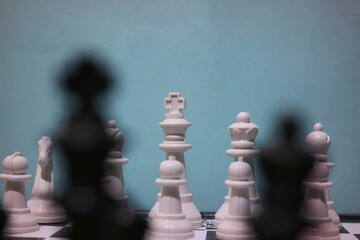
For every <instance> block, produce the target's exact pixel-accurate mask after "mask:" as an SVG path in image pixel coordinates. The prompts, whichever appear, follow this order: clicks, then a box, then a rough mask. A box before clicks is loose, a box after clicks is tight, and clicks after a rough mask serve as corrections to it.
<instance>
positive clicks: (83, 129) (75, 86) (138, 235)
mask: <svg viewBox="0 0 360 240" xmlns="http://www.w3.org/2000/svg"><path fill="white" fill-rule="evenodd" d="M61 80H62V84H63V86H64V87H65V90H67V91H68V92H70V93H72V94H73V95H74V96H75V97H76V98H75V99H76V101H75V102H73V103H72V104H71V105H75V106H76V108H75V109H74V111H73V112H72V113H71V114H70V117H69V119H68V120H67V122H66V123H65V125H64V126H63V131H62V133H61V136H60V139H59V142H60V146H61V148H62V151H63V153H64V156H65V158H66V161H67V167H68V172H69V177H70V179H69V182H70V186H69V187H68V190H67V191H66V194H65V196H64V197H63V201H62V202H63V204H64V207H65V209H66V210H67V212H68V214H69V215H70V216H71V217H72V218H73V220H74V225H73V231H72V239H74V240H80V239H81V240H83V239H94V240H100V239H103V240H112V239H132V240H133V239H142V234H143V232H144V231H145V230H144V228H145V227H144V226H143V225H141V224H140V225H137V222H129V221H127V219H124V216H123V214H121V206H119V203H117V202H115V201H113V200H112V199H111V198H110V197H109V196H108V195H107V194H106V192H105V191H104V189H103V182H102V179H103V177H104V161H105V158H106V156H107V154H108V152H109V151H110V149H111V147H112V145H113V142H112V140H111V139H110V137H109V136H108V135H107V134H106V132H105V130H104V129H105V124H104V123H103V121H102V119H101V117H100V114H99V113H98V111H97V109H96V107H95V106H96V105H95V103H96V100H97V97H98V96H99V95H100V94H101V93H103V92H105V91H106V90H107V89H108V88H109V86H110V85H111V84H110V83H111V82H110V77H109V75H108V74H107V72H106V71H104V69H103V68H102V67H101V66H100V65H99V64H98V63H97V62H96V61H95V60H94V59H92V58H81V59H80V60H79V61H78V62H77V63H76V64H74V65H73V66H72V67H71V68H70V69H69V70H68V72H67V74H65V76H64V79H61ZM124 223H126V224H124Z"/></svg>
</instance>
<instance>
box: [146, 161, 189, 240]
mask: <svg viewBox="0 0 360 240" xmlns="http://www.w3.org/2000/svg"><path fill="white" fill-rule="evenodd" d="M183 171H184V167H183V165H182V164H181V163H180V162H179V161H177V160H176V159H175V157H174V156H169V159H168V160H164V161H163V162H162V163H161V164H160V175H161V178H158V179H156V183H157V184H158V185H160V186H161V187H162V189H161V194H160V199H159V212H157V213H156V214H155V216H154V217H153V218H151V221H150V226H149V230H148V231H147V234H146V235H147V236H146V239H147V240H167V239H172V240H190V239H195V238H194V237H195V236H194V231H193V226H192V225H191V223H190V222H189V220H188V219H186V217H185V214H184V213H183V210H182V206H181V201H180V191H179V187H180V186H181V185H184V184H185V183H186V179H184V178H181V175H182V173H183Z"/></svg>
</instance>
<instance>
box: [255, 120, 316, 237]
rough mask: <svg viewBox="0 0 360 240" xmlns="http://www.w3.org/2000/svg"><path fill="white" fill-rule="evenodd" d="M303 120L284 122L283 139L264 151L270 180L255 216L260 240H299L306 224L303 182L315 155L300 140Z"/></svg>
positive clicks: (262, 162) (263, 157)
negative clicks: (300, 124) (260, 210)
mask: <svg viewBox="0 0 360 240" xmlns="http://www.w3.org/2000/svg"><path fill="white" fill-rule="evenodd" d="M298 133H299V123H298V120H297V119H296V118H295V117H293V116H286V117H285V118H284V119H283V120H282V122H281V139H280V141H279V143H278V144H277V145H276V146H275V147H274V148H272V149H269V150H264V151H262V153H261V154H260V165H261V167H262V169H263V172H264V175H265V179H266V181H267V189H266V191H265V196H264V197H263V204H264V210H263V211H262V213H261V214H260V215H259V216H258V217H257V218H255V219H254V228H255V231H256V233H257V236H258V237H257V238H258V240H295V239H297V235H298V234H299V232H300V231H301V229H302V228H303V227H304V226H305V225H306V223H305V222H304V221H303V218H302V216H301V214H300V211H301V207H302V205H303V200H304V191H305V189H304V186H303V181H304V180H305V178H306V176H307V174H308V173H309V171H310V170H311V167H312V164H313V161H314V160H313V158H312V157H311V156H310V155H309V154H308V153H307V152H306V151H305V150H304V149H303V148H302V147H301V146H303V144H302V142H301V141H298Z"/></svg>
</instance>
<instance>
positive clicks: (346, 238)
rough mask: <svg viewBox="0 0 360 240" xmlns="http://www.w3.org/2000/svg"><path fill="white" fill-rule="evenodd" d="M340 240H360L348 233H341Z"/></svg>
mask: <svg viewBox="0 0 360 240" xmlns="http://www.w3.org/2000/svg"><path fill="white" fill-rule="evenodd" d="M340 238H341V240H358V238H356V237H355V236H354V235H352V234H348V233H341V234H340Z"/></svg>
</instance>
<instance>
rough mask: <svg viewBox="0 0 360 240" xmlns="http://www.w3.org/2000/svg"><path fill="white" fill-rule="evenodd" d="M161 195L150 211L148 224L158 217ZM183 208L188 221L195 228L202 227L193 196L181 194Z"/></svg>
mask: <svg viewBox="0 0 360 240" xmlns="http://www.w3.org/2000/svg"><path fill="white" fill-rule="evenodd" d="M160 196H161V194H160V193H158V195H157V201H156V203H155V205H154V206H153V208H152V209H151V210H150V212H149V215H148V223H149V222H150V221H151V220H152V219H153V218H154V217H155V216H156V214H157V213H158V212H159V205H160V204H159V199H160ZM180 199H181V208H182V211H183V213H184V214H185V216H186V219H187V220H188V221H189V222H190V223H191V225H192V226H193V228H198V227H201V226H202V218H201V214H200V212H199V210H198V209H197V208H196V206H195V204H194V203H193V201H192V194H191V193H188V194H181V195H180Z"/></svg>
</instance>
